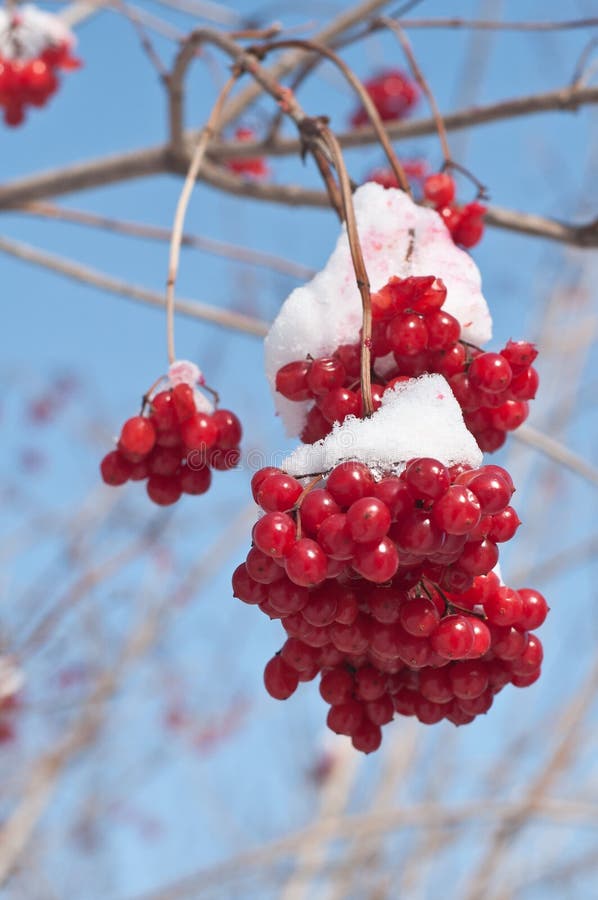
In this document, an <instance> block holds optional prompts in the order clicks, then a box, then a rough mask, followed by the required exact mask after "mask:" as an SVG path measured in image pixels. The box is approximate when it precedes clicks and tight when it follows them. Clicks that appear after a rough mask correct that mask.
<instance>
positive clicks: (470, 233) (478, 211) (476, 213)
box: [424, 172, 486, 247]
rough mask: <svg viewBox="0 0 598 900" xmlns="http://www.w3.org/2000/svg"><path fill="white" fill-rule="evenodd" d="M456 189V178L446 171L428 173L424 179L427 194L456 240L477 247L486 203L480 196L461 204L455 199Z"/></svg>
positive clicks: (467, 245)
mask: <svg viewBox="0 0 598 900" xmlns="http://www.w3.org/2000/svg"><path fill="white" fill-rule="evenodd" d="M455 193H456V186H455V182H454V179H453V178H451V176H450V175H449V174H448V173H447V172H438V173H436V174H434V175H429V176H428V177H427V178H426V180H425V181H424V198H425V199H426V200H428V201H429V202H430V203H431V204H432V205H433V207H434V209H435V210H436V212H437V213H438V215H439V216H440V218H441V219H442V221H443V222H444V224H445V225H446V227H447V228H448V230H449V231H450V233H451V235H452V237H453V240H454V242H455V244H459V245H460V246H461V247H475V245H476V244H478V243H479V242H480V241H481V239H482V235H483V234H484V215H485V214H486V207H485V206H484V204H483V203H479V202H478V201H477V200H474V201H472V202H471V203H465V204H464V205H462V206H460V205H459V204H458V203H455Z"/></svg>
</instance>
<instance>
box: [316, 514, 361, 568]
mask: <svg viewBox="0 0 598 900" xmlns="http://www.w3.org/2000/svg"><path fill="white" fill-rule="evenodd" d="M318 543H319V545H320V547H321V548H322V550H323V551H324V553H326V555H327V556H329V557H331V558H332V559H339V560H342V559H351V557H352V556H353V553H354V552H355V541H354V540H353V536H352V535H351V530H350V528H349V525H348V523H347V516H346V515H345V514H344V513H333V514H332V515H331V516H328V517H327V518H326V519H324V521H323V522H322V524H321V525H320V528H319V530H318Z"/></svg>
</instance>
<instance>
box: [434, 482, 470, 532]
mask: <svg viewBox="0 0 598 900" xmlns="http://www.w3.org/2000/svg"><path fill="white" fill-rule="evenodd" d="M431 514H432V519H433V521H434V522H435V523H436V525H437V526H438V527H439V528H442V530H443V531H446V532H447V534H457V535H459V534H468V532H470V531H471V530H472V529H473V528H475V526H476V525H477V524H478V522H479V521H480V518H481V515H482V512H481V506H480V501H479V500H478V498H477V497H476V495H475V494H474V493H473V492H472V491H470V490H469V488H467V487H465V486H464V485H459V484H455V485H451V486H450V487H449V488H448V489H447V491H446V492H445V493H444V494H443V495H442V496H441V497H440V498H439V499H438V500H437V501H436V502H435V503H434V505H433V507H432V513H431Z"/></svg>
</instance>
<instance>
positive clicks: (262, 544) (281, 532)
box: [253, 512, 297, 559]
mask: <svg viewBox="0 0 598 900" xmlns="http://www.w3.org/2000/svg"><path fill="white" fill-rule="evenodd" d="M296 530H297V529H296V525H295V522H294V520H293V519H292V518H291V516H288V515H287V514H286V513H281V512H270V513H266V515H265V516H262V518H261V519H258V520H257V522H256V523H255V525H254V527H253V541H254V543H255V545H256V547H257V548H258V549H259V550H261V551H262V553H265V554H266V555H267V556H271V557H273V558H274V559H282V558H283V557H285V556H288V554H289V553H290V552H291V550H292V549H293V545H294V544H295V537H296Z"/></svg>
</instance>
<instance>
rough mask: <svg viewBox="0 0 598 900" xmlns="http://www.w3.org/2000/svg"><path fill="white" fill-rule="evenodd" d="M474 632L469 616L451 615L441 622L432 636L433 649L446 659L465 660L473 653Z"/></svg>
mask: <svg viewBox="0 0 598 900" xmlns="http://www.w3.org/2000/svg"><path fill="white" fill-rule="evenodd" d="M473 642H474V632H473V628H472V625H471V621H470V619H469V618H468V617H467V616H460V615H451V616H446V617H445V618H444V619H442V620H441V621H440V623H439V624H438V626H437V628H436V630H435V631H434V632H433V633H432V635H431V636H430V644H431V646H432V649H433V650H435V651H436V653H438V654H439V656H442V657H444V658H445V659H464V658H465V657H466V656H467V654H468V653H469V652H470V651H471V648H472V647H473Z"/></svg>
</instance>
